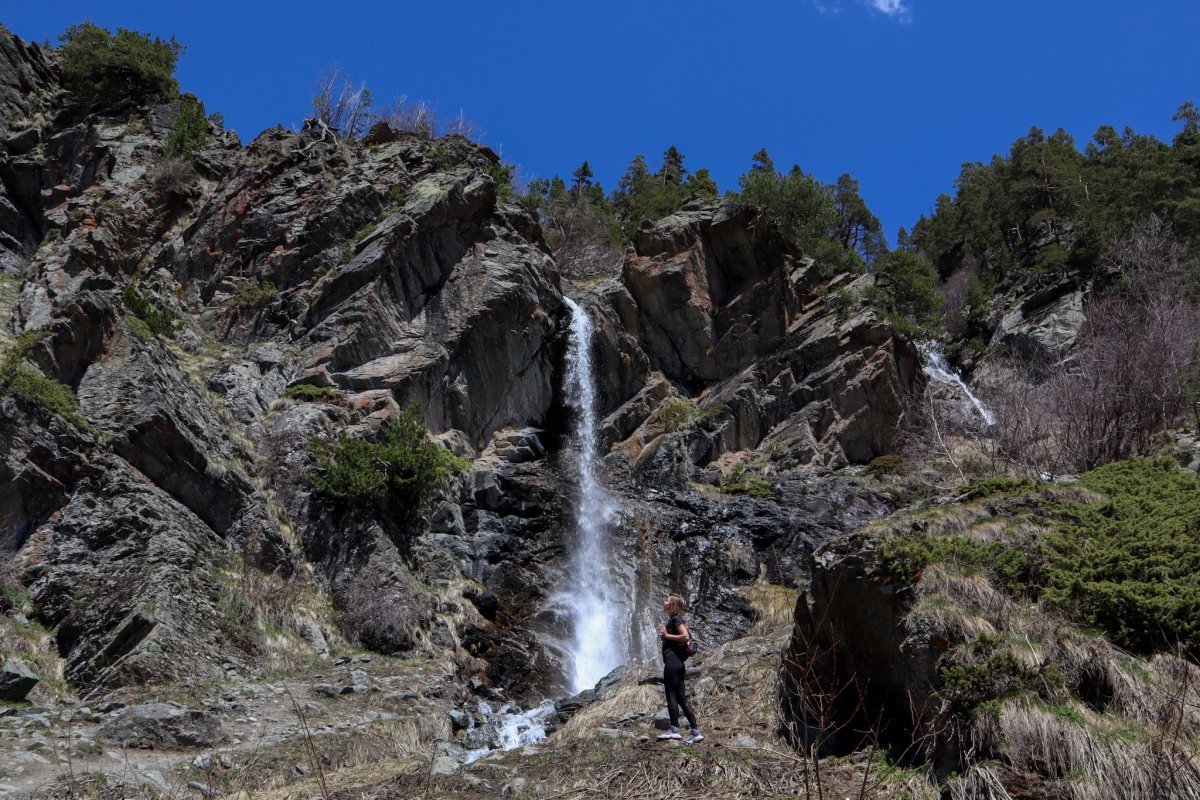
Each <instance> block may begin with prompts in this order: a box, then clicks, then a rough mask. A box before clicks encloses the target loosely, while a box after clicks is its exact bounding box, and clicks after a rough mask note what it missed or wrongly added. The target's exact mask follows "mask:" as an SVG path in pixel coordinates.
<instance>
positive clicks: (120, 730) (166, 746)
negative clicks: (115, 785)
mask: <svg viewBox="0 0 1200 800" xmlns="http://www.w3.org/2000/svg"><path fill="white" fill-rule="evenodd" d="M99 735H100V738H101V739H103V740H104V741H106V742H110V743H112V744H114V745H117V746H120V747H134V748H139V749H144V750H171V749H177V748H190V747H212V746H213V745H215V744H217V743H218V742H219V741H220V740H221V723H220V721H219V720H218V719H217V717H216V716H214V715H213V714H210V713H208V712H206V711H193V710H189V709H186V708H183V707H182V706H178V705H175V704H174V703H148V704H146V705H139V706H129V707H128V708H123V709H121V710H120V711H118V712H116V714H115V715H114V716H113V717H112V719H110V720H108V721H107V722H105V723H104V724H103V725H101V726H100V731H99Z"/></svg>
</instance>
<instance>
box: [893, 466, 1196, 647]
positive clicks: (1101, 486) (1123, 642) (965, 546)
mask: <svg viewBox="0 0 1200 800" xmlns="http://www.w3.org/2000/svg"><path fill="white" fill-rule="evenodd" d="M1079 484H1080V486H1081V487H1082V490H1083V491H1081V490H1079V489H1074V490H1071V491H1065V490H1063V489H1061V488H1060V487H1055V486H1047V485H1044V484H1038V483H1034V482H1031V481H1019V480H1013V479H1011V478H995V479H991V480H987V481H980V482H976V483H973V484H970V485H969V486H968V489H967V492H966V495H965V498H964V499H965V500H966V501H967V502H970V503H974V504H975V506H974V508H975V509H976V510H979V511H986V512H987V513H990V514H992V515H993V516H991V517H983V518H982V519H981V521H983V522H988V521H990V520H999V519H1003V520H1005V521H1006V523H1005V525H1006V527H1005V530H1004V531H1003V532H999V535H997V532H995V531H993V532H990V533H989V535H988V536H987V537H982V538H973V537H972V536H971V535H970V531H969V530H967V531H963V530H961V528H959V527H955V526H952V525H943V526H941V527H938V525H937V524H936V522H933V521H932V518H926V521H925V522H921V523H920V527H922V528H924V529H926V532H924V533H918V534H914V535H896V536H892V537H889V538H886V539H884V540H883V541H882V542H881V544H880V568H881V570H882V571H883V572H884V573H885V574H889V575H892V576H894V577H896V578H897V579H899V580H902V581H905V582H915V581H916V580H918V579H919V577H920V575H921V573H922V572H923V571H924V570H925V569H926V568H927V567H928V566H929V565H931V564H937V563H947V562H949V563H955V564H959V565H963V566H967V567H975V568H978V569H981V570H986V571H987V572H988V573H990V574H991V575H992V576H993V577H995V578H996V580H997V581H998V582H999V583H1000V584H1002V585H1003V586H1004V587H1005V588H1007V589H1008V590H1009V591H1012V592H1014V593H1017V594H1018V595H1021V596H1022V597H1024V598H1025V599H1027V600H1029V601H1034V602H1041V603H1044V604H1046V605H1047V606H1049V607H1053V608H1055V609H1056V610H1057V611H1059V612H1060V613H1062V614H1063V615H1065V616H1066V617H1067V618H1069V619H1071V620H1072V621H1074V622H1076V623H1079V624H1082V625H1085V626H1088V627H1091V628H1095V629H1098V630H1102V631H1104V632H1105V634H1106V635H1107V636H1108V637H1109V638H1110V639H1111V640H1112V641H1113V642H1114V643H1115V644H1117V645H1118V646H1120V647H1123V648H1125V649H1128V650H1132V651H1134V652H1137V653H1151V652H1155V651H1160V650H1164V649H1170V648H1173V647H1175V646H1177V645H1182V646H1183V647H1184V648H1185V649H1187V650H1188V651H1190V652H1191V653H1193V654H1197V653H1200V477H1198V476H1197V475H1196V474H1195V473H1192V472H1189V471H1187V470H1184V469H1180V468H1179V467H1178V465H1176V464H1175V463H1174V462H1173V461H1171V460H1169V459H1133V460H1129V461H1118V462H1114V463H1112V464H1108V465H1106V466H1103V467H1100V468H1099V469H1096V470H1093V471H1092V472H1089V473H1087V474H1085V475H1083V476H1081V477H1080V479H1079ZM1017 516H1020V517H1022V519H1023V521H1021V522H1019V523H1015V522H1014V520H1015V519H1016V518H1017ZM918 521H919V520H918ZM914 524H916V523H914ZM1013 531H1017V532H1018V533H1017V534H1014V533H1013Z"/></svg>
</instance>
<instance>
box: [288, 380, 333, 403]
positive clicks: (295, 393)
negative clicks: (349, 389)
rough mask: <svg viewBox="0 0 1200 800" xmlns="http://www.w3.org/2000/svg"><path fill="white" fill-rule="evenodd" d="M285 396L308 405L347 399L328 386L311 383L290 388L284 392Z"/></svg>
mask: <svg viewBox="0 0 1200 800" xmlns="http://www.w3.org/2000/svg"><path fill="white" fill-rule="evenodd" d="M283 396H284V397H290V398H291V399H293V400H300V401H303V402H306V403H327V402H336V401H338V400H341V399H342V398H343V397H345V395H343V394H342V393H341V392H339V391H338V390H337V389H330V388H329V387H327V386H314V385H313V384H311V383H297V384H296V385H295V386H289V387H288V388H287V389H285V390H284V392H283Z"/></svg>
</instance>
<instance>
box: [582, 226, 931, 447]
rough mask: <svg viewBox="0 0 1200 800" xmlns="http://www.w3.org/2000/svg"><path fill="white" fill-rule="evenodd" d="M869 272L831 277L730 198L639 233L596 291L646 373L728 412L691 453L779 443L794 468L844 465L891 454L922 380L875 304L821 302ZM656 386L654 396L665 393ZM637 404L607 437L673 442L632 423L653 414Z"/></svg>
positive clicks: (717, 411) (860, 282) (861, 284)
mask: <svg viewBox="0 0 1200 800" xmlns="http://www.w3.org/2000/svg"><path fill="white" fill-rule="evenodd" d="M870 280H871V278H870V277H869V276H863V277H860V278H858V279H857V280H856V281H852V279H851V276H839V277H835V278H833V279H832V280H827V279H826V278H824V277H823V276H822V274H821V268H820V266H819V265H817V264H815V263H814V262H813V261H812V260H811V259H804V258H802V257H800V256H799V254H797V253H795V252H791V251H789V249H788V248H787V247H786V246H784V245H782V244H780V243H779V240H778V237H777V236H775V235H773V233H772V230H771V228H770V225H769V224H768V223H767V222H766V221H765V220H762V219H755V217H754V215H753V214H752V213H751V212H749V211H746V210H739V209H737V208H736V207H733V206H730V205H728V204H722V205H716V206H708V207H702V208H699V209H695V210H690V211H682V212H680V213H678V214H676V215H674V216H671V217H668V218H666V219H664V220H661V221H659V222H657V223H655V224H653V225H650V226H647V227H644V228H643V229H642V230H641V231H639V233H638V237H637V240H636V248H635V249H634V250H633V251H631V253H630V254H629V255H628V257H627V259H626V263H625V269H624V273H623V276H622V281H621V282H620V283H616V282H609V283H608V284H605V285H604V286H602V287H601V288H600V292H601V293H602V294H603V296H604V297H605V298H606V299H607V300H608V301H609V302H610V303H611V304H612V307H613V308H614V310H615V313H616V315H617V316H618V318H619V319H620V320H621V322H622V324H623V326H624V327H625V329H626V330H628V331H630V332H631V334H633V333H636V336H637V341H638V343H639V345H640V347H641V348H642V350H643V351H644V353H645V354H646V356H647V358H648V360H649V363H650V366H651V368H652V369H655V370H658V371H659V372H660V373H661V374H662V375H663V376H664V377H665V378H666V379H667V380H668V381H670V382H671V383H673V384H675V385H676V386H679V387H681V388H682V389H684V391H686V392H688V393H692V394H699V395H700V401H699V405H700V407H701V408H702V409H707V410H710V411H711V413H712V415H713V416H715V417H717V418H719V419H720V422H719V424H714V425H713V426H711V427H712V428H713V430H712V432H711V434H710V435H709V436H707V437H706V441H705V442H703V443H702V444H699V445H698V446H697V445H693V446H691V447H689V449H690V450H691V451H692V453H691V456H690V457H691V460H692V461H694V462H695V463H697V464H700V465H703V464H706V463H709V462H711V461H714V460H716V459H718V458H719V457H720V456H721V455H722V454H723V453H729V452H735V451H743V450H754V449H756V448H760V447H766V448H768V449H770V448H774V449H777V450H785V451H786V452H787V453H788V457H789V459H790V461H791V463H792V464H793V465H795V464H812V463H815V464H821V465H825V466H831V467H837V466H843V465H845V464H847V463H863V462H866V461H869V460H871V459H872V458H874V457H875V456H878V455H882V454H884V453H887V452H889V451H890V450H891V449H892V447H893V444H894V442H895V439H896V434H897V433H898V431H899V429H900V428H901V426H902V424H903V420H904V417H905V412H906V408H907V397H908V396H910V395H911V394H912V393H913V391H914V390H915V389H916V388H917V387H918V386H919V385H920V381H921V377H920V374H919V367H918V365H919V361H918V355H917V353H916V350H915V349H914V347H913V345H912V343H911V342H909V341H908V340H907V339H905V338H904V337H901V336H898V335H896V334H895V332H894V331H893V329H892V327H891V326H890V325H889V324H887V322H886V321H884V320H883V319H882V318H881V317H879V316H878V315H877V314H876V313H875V312H873V311H871V310H870V309H869V308H867V307H866V306H863V305H859V306H858V307H856V308H855V309H853V313H850V314H846V315H839V314H837V313H835V312H834V311H833V309H832V308H831V307H830V306H829V304H827V303H825V302H823V297H824V295H825V294H827V293H828V292H830V291H834V290H836V289H838V288H840V287H845V288H847V289H848V290H849V291H853V290H855V289H859V290H861V289H862V288H865V286H866V285H869V282H870ZM847 284H849V286H847ZM654 386H661V384H653V385H650V386H647V390H648V391H651V392H656V391H661V389H656V388H653V387H654ZM638 403H640V405H639V406H638V407H639V408H640V407H645V406H646V404H645V402H644V399H641V400H638ZM631 411H632V410H623V411H620V412H618V413H617V414H616V416H614V417H613V418H612V419H611V421H610V425H611V426H612V429H613V430H612V432H613V434H614V435H616V436H619V437H620V438H622V439H629V438H631V437H635V440H636V442H637V445H636V446H633V447H630V448H627V450H628V451H629V452H630V453H631V454H632V455H634V457H637V458H639V459H641V460H643V461H646V460H649V459H650V455H648V454H643V453H642V450H643V449H653V448H655V447H657V446H660V445H661V444H662V443H665V442H666V441H668V440H667V439H664V438H662V434H663V433H664V431H663V430H662V428H661V427H658V428H656V427H654V425H653V424H651V425H650V426H649V427H647V428H644V429H642V430H635V431H630V428H631V427H632V425H633V423H634V421H635V420H637V421H638V422H639V423H642V422H645V421H648V420H649V419H650V418H649V417H648V416H646V417H642V419H640V420H638V417H639V416H640V414H634V413H631Z"/></svg>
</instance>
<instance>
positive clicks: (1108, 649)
mask: <svg viewBox="0 0 1200 800" xmlns="http://www.w3.org/2000/svg"><path fill="white" fill-rule="evenodd" d="M915 597H916V600H915V602H914V604H913V606H912V608H911V610H910V612H909V614H908V616H907V617H906V620H905V624H906V626H907V628H908V630H909V631H910V633H912V634H914V635H918V634H921V635H931V634H940V635H942V636H944V637H946V639H948V640H949V641H951V642H970V641H972V640H974V639H975V638H977V637H979V636H983V635H987V636H993V637H995V636H1000V637H1002V641H1003V642H1004V643H1005V646H1006V647H1007V649H1008V651H1009V652H1010V653H1011V654H1012V655H1013V656H1014V657H1015V658H1016V659H1017V660H1018V662H1019V663H1020V664H1022V665H1023V667H1024V669H1026V670H1027V671H1028V672H1029V673H1030V674H1037V675H1045V676H1053V678H1048V679H1047V683H1046V685H1047V686H1049V687H1051V688H1050V691H1052V692H1054V693H1056V695H1057V697H1056V699H1054V700H1053V701H1052V702H1053V704H1051V702H1048V701H1046V700H1042V699H1039V698H1038V697H1036V696H1034V695H1032V694H1022V695H1019V696H1017V697H1013V698H1009V699H1006V700H1004V701H1003V702H1002V703H1001V704H1000V706H999V708H998V711H997V712H994V713H993V712H985V713H979V714H976V715H975V716H974V717H973V719H972V720H971V722H970V723H969V738H970V741H971V747H970V748H969V749H968V752H967V756H966V758H967V759H968V764H967V767H968V768H967V770H966V771H965V772H964V774H963V775H962V776H961V777H959V778H956V779H954V780H952V781H950V782H949V783H948V784H947V786H946V788H947V789H948V791H949V792H950V796H951V797H952V798H956V799H959V800H1001V799H1002V798H1007V797H1009V794H1008V792H1007V790H1006V789H1005V780H1004V776H1005V775H1006V774H1009V773H1012V774H1016V775H1025V776H1036V777H1037V779H1038V780H1040V781H1042V783H1043V785H1044V790H1045V791H1046V792H1048V793H1050V794H1052V795H1053V796H1054V797H1064V798H1071V800H1119V799H1121V798H1156V797H1165V796H1175V797H1200V757H1198V756H1197V755H1196V754H1197V753H1200V668H1197V667H1196V665H1195V664H1192V663H1190V662H1188V661H1185V660H1183V659H1182V658H1178V657H1176V656H1171V655H1159V656H1156V657H1155V658H1153V659H1151V660H1149V661H1147V660H1143V659H1138V658H1135V657H1134V656H1131V655H1129V654H1128V653H1124V652H1122V651H1121V650H1119V649H1118V648H1116V647H1114V646H1113V645H1112V644H1110V643H1109V642H1107V641H1106V640H1104V639H1103V638H1101V637H1099V636H1096V635H1093V634H1088V633H1085V632H1082V631H1080V630H1078V629H1076V628H1073V627H1072V626H1070V625H1069V624H1068V623H1066V622H1065V621H1064V620H1061V619H1059V618H1057V617H1055V616H1054V615H1053V614H1049V613H1047V612H1046V611H1044V610H1042V609H1038V608H1035V607H1029V606H1024V605H1022V604H1020V603H1018V602H1016V601H1015V600H1013V599H1012V598H1011V597H1009V596H1008V595H1006V594H1005V593H1004V592H1002V591H1001V590H1000V589H998V588H997V587H996V586H995V585H994V584H993V583H991V581H989V580H988V579H987V577H986V576H984V575H981V574H979V573H974V572H970V571H968V570H965V569H963V568H961V567H958V566H955V565H950V564H938V565H934V566H931V567H930V568H928V569H927V570H926V571H925V572H924V573H923V575H922V578H921V580H920V582H919V583H918V584H917V586H916V588H915ZM1055 685H1057V686H1059V687H1060V688H1058V689H1054V688H1053V686H1055ZM987 758H994V759H996V762H995V763H994V764H992V763H989V762H987V761H985V760H982V759H987ZM1047 796H1049V795H1047Z"/></svg>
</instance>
